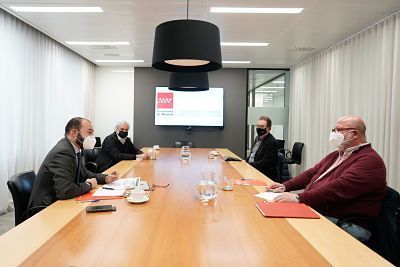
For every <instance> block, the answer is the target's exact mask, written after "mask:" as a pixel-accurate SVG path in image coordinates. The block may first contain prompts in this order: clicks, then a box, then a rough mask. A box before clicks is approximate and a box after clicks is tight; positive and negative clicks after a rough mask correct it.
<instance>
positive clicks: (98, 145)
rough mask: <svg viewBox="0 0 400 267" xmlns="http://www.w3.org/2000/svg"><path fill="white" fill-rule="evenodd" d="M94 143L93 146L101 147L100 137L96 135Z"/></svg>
mask: <svg viewBox="0 0 400 267" xmlns="http://www.w3.org/2000/svg"><path fill="white" fill-rule="evenodd" d="M95 138H96V144H95V145H94V147H101V138H100V137H98V136H96V137H95Z"/></svg>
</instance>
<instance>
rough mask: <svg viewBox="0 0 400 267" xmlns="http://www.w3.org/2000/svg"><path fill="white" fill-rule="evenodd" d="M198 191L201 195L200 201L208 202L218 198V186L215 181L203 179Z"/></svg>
mask: <svg viewBox="0 0 400 267" xmlns="http://www.w3.org/2000/svg"><path fill="white" fill-rule="evenodd" d="M197 191H198V192H199V194H200V200H201V201H203V202H208V201H209V200H211V199H215V198H217V197H218V185H217V183H216V182H215V181H214V180H211V179H203V180H200V182H199V184H198V185H197Z"/></svg>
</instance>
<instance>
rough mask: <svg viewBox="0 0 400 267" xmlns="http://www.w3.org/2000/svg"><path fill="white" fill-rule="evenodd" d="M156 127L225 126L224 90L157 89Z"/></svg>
mask: <svg viewBox="0 0 400 267" xmlns="http://www.w3.org/2000/svg"><path fill="white" fill-rule="evenodd" d="M154 113H155V125H180V126H223V125H224V89H223V88H210V90H208V91H200V92H181V91H171V90H169V89H168V87H161V86H160V87H156V95H155V112H154Z"/></svg>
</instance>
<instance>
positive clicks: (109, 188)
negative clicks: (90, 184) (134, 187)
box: [101, 186, 115, 190]
mask: <svg viewBox="0 0 400 267" xmlns="http://www.w3.org/2000/svg"><path fill="white" fill-rule="evenodd" d="M101 188H102V189H107V190H115V189H114V188H111V187H104V186H103V187H101Z"/></svg>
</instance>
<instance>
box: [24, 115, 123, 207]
mask: <svg viewBox="0 0 400 267" xmlns="http://www.w3.org/2000/svg"><path fill="white" fill-rule="evenodd" d="M95 142H96V139H95V138H94V136H93V127H92V123H91V122H90V121H89V120H87V119H84V118H79V117H77V118H72V119H71V120H70V121H69V122H68V123H67V125H66V126H65V137H64V138H62V139H61V140H60V141H58V143H57V144H56V145H55V146H54V147H53V148H52V149H51V150H50V152H49V153H48V154H47V156H46V158H45V159H44V160H43V163H42V165H41V166H40V169H39V171H38V174H37V176H36V179H35V182H34V184H33V188H32V193H31V197H30V199H29V207H36V206H43V205H44V206H49V205H50V204H52V203H53V202H55V201H57V200H59V199H70V198H74V197H77V196H80V195H83V194H85V193H87V192H89V191H90V190H91V189H93V188H96V186H97V183H100V184H104V183H111V182H113V181H115V180H116V179H118V177H117V176H118V175H117V174H116V172H112V173H110V174H108V175H106V174H95V173H91V172H89V171H88V170H87V169H86V168H85V165H84V164H82V160H81V151H82V149H83V148H84V149H91V148H93V146H94V144H95Z"/></svg>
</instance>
